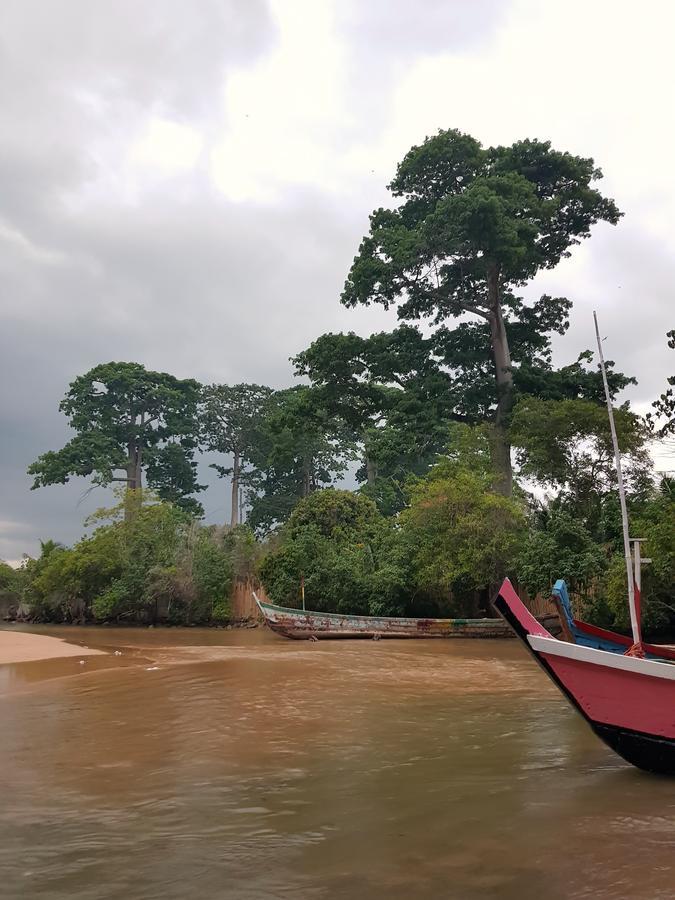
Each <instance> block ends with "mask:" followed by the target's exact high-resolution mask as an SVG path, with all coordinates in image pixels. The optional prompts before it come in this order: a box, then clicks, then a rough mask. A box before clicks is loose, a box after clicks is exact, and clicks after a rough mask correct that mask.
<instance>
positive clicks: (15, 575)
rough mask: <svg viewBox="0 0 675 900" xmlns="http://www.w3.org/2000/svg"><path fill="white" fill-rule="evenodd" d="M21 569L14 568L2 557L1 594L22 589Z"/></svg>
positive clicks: (0, 563) (0, 569) (0, 573)
mask: <svg viewBox="0 0 675 900" xmlns="http://www.w3.org/2000/svg"><path fill="white" fill-rule="evenodd" d="M21 575H22V573H21V570H19V569H14V568H13V567H12V566H10V565H8V564H7V563H6V562H5V561H4V560H2V559H0V595H1V594H3V593H6V594H10V593H11V594H14V593H16V592H17V591H19V590H20V589H21V583H22V578H21Z"/></svg>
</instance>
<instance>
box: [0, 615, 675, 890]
mask: <svg viewBox="0 0 675 900" xmlns="http://www.w3.org/2000/svg"><path fill="white" fill-rule="evenodd" d="M34 630H35V629H34ZM41 631H42V633H46V634H52V635H58V636H61V637H66V638H67V639H69V640H74V641H76V642H80V643H84V644H87V645H88V646H90V647H100V648H102V649H107V650H111V651H114V650H115V649H117V650H118V651H121V653H122V655H121V656H115V655H113V654H111V655H110V656H107V657H90V658H88V659H86V661H85V663H84V664H83V665H80V664H79V660H78V659H77V658H75V659H65V660H64V659H62V660H53V661H49V662H39V663H35V662H33V663H25V664H17V665H9V666H0V717H1V719H0V723H1V724H0V762H1V769H0V783H1V788H0V791H1V796H0V897H2V898H19V897H21V898H23V897H26V898H33V897H35V898H43V897H44V898H52V900H61V898H63V900H65V898H68V900H99V898H124V900H136V898H139V900H153V898H162V900H174V898H176V900H179V898H180V900H185V898H200V900H211V898H237V900H239V898H241V900H277V898H291V897H292V898H303V900H304V898H307V900H315V898H316V900H324V898H325V900H332V898H345V900H346V898H357V900H358V898H374V900H376V898H387V900H399V898H400V900H403V898H405V900H409V898H421V900H426V898H444V897H448V898H461V900H474V898H476V900H477V898H507V900H510V898H514V900H515V898H519V900H520V898H553V900H556V898H567V897H583V898H586V897H588V898H590V897H594V898H645V900H657V898H666V897H667V898H672V897H674V896H675V871H674V865H675V781H668V780H665V779H658V778H654V777H651V776H648V775H644V774H642V773H639V772H638V771H636V770H634V769H632V768H631V767H629V766H627V765H626V764H624V763H623V762H622V761H621V760H619V759H618V758H617V757H615V756H614V755H613V754H612V753H611V752H610V751H609V750H607V749H606V748H605V747H604V746H603V745H602V744H600V743H599V742H598V741H597V739H596V738H595V737H594V736H593V735H592V734H591V733H590V731H589V730H588V729H587V727H586V726H585V724H584V723H583V722H582V721H581V720H580V719H579V718H578V717H577V716H576V715H575V714H574V713H573V712H572V711H571V710H570V708H569V707H568V706H567V704H566V703H565V701H564V700H563V699H561V697H560V696H559V694H558V693H557V692H556V690H555V689H554V688H553V687H552V686H551V685H549V683H548V682H547V680H546V678H545V676H544V675H543V674H542V673H541V672H540V671H539V670H538V668H537V667H536V666H535V665H534V663H533V662H532V661H531V660H530V659H529V658H528V657H527V656H526V655H525V653H524V652H523V650H522V649H521V648H520V647H519V646H518V645H517V644H516V643H515V642H508V641H438V642H433V641H430V642H424V641H419V642H418V641H414V642H401V641H379V642H371V641H366V642H354V643H347V642H345V643H315V644H310V643H304V642H290V641H284V640H283V639H282V638H278V637H275V636H274V635H272V634H270V633H269V632H266V631H262V630H255V631H234V632H228V631H218V630H199V629H186V630H177V629H170V630H160V629H158V630H154V631H153V630H137V631H131V630H117V629H84V628H82V629H64V628H60V629H58V628H51V629H42V630H41Z"/></svg>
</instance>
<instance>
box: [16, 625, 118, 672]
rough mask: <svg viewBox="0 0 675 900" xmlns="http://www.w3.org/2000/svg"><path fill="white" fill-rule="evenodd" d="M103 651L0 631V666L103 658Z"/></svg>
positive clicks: (44, 636) (21, 632)
mask: <svg viewBox="0 0 675 900" xmlns="http://www.w3.org/2000/svg"><path fill="white" fill-rule="evenodd" d="M104 655H105V653H104V651H103V650H92V649H90V648H88V647H87V648H85V647H80V646H78V645H77V644H69V643H68V642H67V641H63V640H61V638H55V637H48V636H47V635H45V634H30V633H29V632H26V631H12V630H11V629H6V630H5V629H2V630H0V665H3V664H4V663H20V662H33V661H34V660H38V659H60V658H63V657H67V656H79V657H83V656H104Z"/></svg>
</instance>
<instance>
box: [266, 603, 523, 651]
mask: <svg viewBox="0 0 675 900" xmlns="http://www.w3.org/2000/svg"><path fill="white" fill-rule="evenodd" d="M256 601H257V603H258V606H259V608H260V611H261V613H262V615H263V617H264V619H265V622H266V624H267V625H268V626H269V627H270V628H271V630H272V631H274V632H275V633H276V634H280V635H282V636H283V637H285V638H291V639H293V640H340V639H355V638H361V639H368V638H370V639H371V640H372V639H379V638H405V639H411V638H510V637H512V636H513V634H512V631H511V629H510V628H509V627H508V625H507V624H506V623H505V622H504V621H502V619H498V618H494V619H416V618H390V617H386V616H347V615H341V614H339V613H321V612H309V611H303V610H299V609H290V608H288V607H284V606H275V605H274V604H272V603H263V602H262V601H261V600H259V599H258V598H257V597H256Z"/></svg>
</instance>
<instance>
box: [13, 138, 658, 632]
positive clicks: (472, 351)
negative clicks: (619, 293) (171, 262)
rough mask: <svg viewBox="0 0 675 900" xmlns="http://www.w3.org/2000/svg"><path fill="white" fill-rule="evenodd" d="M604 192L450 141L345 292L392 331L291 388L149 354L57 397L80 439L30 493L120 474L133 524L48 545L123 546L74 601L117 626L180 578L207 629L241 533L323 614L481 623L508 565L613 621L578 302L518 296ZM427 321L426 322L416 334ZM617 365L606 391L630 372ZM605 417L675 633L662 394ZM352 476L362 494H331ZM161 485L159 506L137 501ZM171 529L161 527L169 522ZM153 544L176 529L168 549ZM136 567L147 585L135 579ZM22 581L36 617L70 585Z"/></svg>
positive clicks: (620, 597)
mask: <svg viewBox="0 0 675 900" xmlns="http://www.w3.org/2000/svg"><path fill="white" fill-rule="evenodd" d="M600 178H601V173H600V171H599V169H597V167H596V166H595V164H594V163H593V160H590V159H583V158H580V157H574V156H572V155H570V154H568V153H560V152H558V151H555V150H553V149H552V148H551V146H550V144H549V143H547V142H539V141H530V140H525V141H520V142H517V143H516V144H513V145H512V146H510V147H492V148H484V147H482V146H481V145H480V144H479V143H478V142H477V141H475V140H474V139H473V138H471V137H470V136H468V135H463V134H461V133H459V132H457V131H452V130H450V131H445V132H439V134H438V135H435V136H434V137H431V138H428V139H427V140H426V141H425V142H424V143H423V144H422V145H421V146H419V147H413V148H412V149H411V150H410V151H409V153H408V154H407V155H406V157H405V158H404V159H403V161H402V162H401V164H400V165H399V167H398V169H397V173H396V176H395V178H394V179H393V181H392V183H391V185H390V189H391V191H392V194H393V196H394V197H395V205H394V206H393V207H392V208H391V209H378V210H375V211H374V212H373V214H372V215H371V218H370V230H369V233H368V234H367V235H366V236H365V237H364V239H363V241H362V243H361V246H360V247H359V251H358V254H357V256H356V258H355V260H354V263H353V265H352V268H351V270H350V272H349V274H348V277H347V280H346V283H345V289H344V292H343V294H342V298H341V300H342V303H344V304H345V305H346V306H354V305H356V304H369V303H373V302H375V303H380V304H382V305H384V306H385V307H389V306H391V305H396V306H397V311H398V316H399V319H401V320H402V323H401V324H399V325H398V327H397V328H395V329H394V330H392V331H390V332H383V333H380V334H374V335H371V336H370V337H361V336H358V335H356V334H353V333H348V334H325V335H322V336H320V337H319V338H317V340H316V341H314V342H313V343H312V345H311V346H310V347H308V348H307V349H306V350H305V351H304V352H303V353H301V354H299V355H298V356H297V357H296V358H294V359H293V361H292V362H293V365H294V369H295V374H296V375H297V376H300V377H302V378H304V379H305V383H302V384H298V385H296V386H294V387H291V388H289V389H286V390H281V391H273V390H271V389H270V388H268V387H265V386H261V385H255V384H236V385H222V384H212V385H200V384H198V383H197V382H196V381H194V380H190V379H178V378H175V377H174V376H172V375H169V374H167V373H161V372H150V371H147V370H146V369H145V368H143V366H141V365H139V364H137V363H107V364H104V365H101V366H97V367H95V368H94V369H92V370H91V371H90V372H87V373H86V374H84V375H82V376H81V377H79V378H77V379H75V381H74V382H73V383H72V384H71V385H70V390H69V391H68V393H67V395H66V397H65V399H64V401H63V402H62V404H61V409H62V410H63V412H64V413H65V414H66V415H67V416H68V418H69V422H70V425H71V427H72V428H73V430H74V437H73V438H72V440H71V441H69V442H68V444H66V446H65V447H63V448H61V449H60V450H58V451H50V452H47V453H45V454H43V455H42V456H41V457H40V458H39V459H38V460H37V461H36V462H35V463H33V464H32V465H31V466H30V468H29V472H30V473H31V474H32V475H33V477H34V487H39V486H41V485H46V484H54V483H63V482H65V481H67V480H68V479H69V478H71V477H72V476H75V475H80V476H88V477H89V478H91V479H92V480H93V481H94V483H97V484H102V485H110V484H113V483H116V482H118V483H120V484H121V486H122V488H123V490H124V498H123V503H122V507H121V510H120V511H119V515H120V516H121V518H120V520H119V521H116V522H113V523H111V524H109V525H106V526H102V528H100V529H99V530H98V531H96V532H95V533H94V535H93V536H92V537H91V538H87V539H85V540H84V541H83V542H80V544H78V545H76V547H75V548H72V550H71V551H65V550H64V551H59V553H61V555H62V561H64V560H65V557H64V556H63V554H66V555H67V554H68V553H71V554H72V553H74V554H76V555H82V554H84V555H85V556H86V554H87V553H88V552H90V550H86V551H85V546H86V547H88V546H89V545H88V544H87V542H88V541H104V540H108V539H109V540H111V541H112V542H113V543H114V544H115V546H116V547H118V549H119V547H122V548H123V552H122V550H120V553H119V554H118V556H117V557H115V559H116V560H117V561H118V563H119V565H118V568H117V569H115V572H114V573H113V574H111V575H110V577H107V576H106V577H105V578H104V577H103V576H102V580H101V581H100V582H96V583H94V581H95V579H94V581H92V582H91V583H90V582H87V584H86V585H85V584H84V582H82V581H80V582H73V585H71V586H70V587H69V588H68V590H69V592H70V595H71V596H74V595H75V594H76V593H77V592H78V591H79V592H80V595H81V599H83V602H84V603H85V606H86V608H87V610H88V614H91V615H93V616H95V617H97V618H116V617H119V616H121V615H130V616H133V610H134V608H136V607H138V605H139V604H147V603H148V602H151V598H152V597H153V596H154V597H155V598H157V597H158V596H160V595H161V596H173V592H177V594H178V593H180V591H179V590H178V587H177V585H178V584H182V585H184V586H185V585H187V584H188V583H189V585H190V587H189V590H188V589H187V588H186V589H185V593H184V596H183V600H181V604H182V606H181V609H183V610H187V612H186V613H185V615H186V616H187V618H188V619H194V618H195V617H197V619H198V620H199V621H206V620H210V619H216V618H217V616H218V615H220V613H218V614H216V613H215V612H213V609H212V610H211V612H208V609H209V607H208V604H209V602H212V603H217V602H220V601H219V599H218V598H220V597H221V596H223V594H222V590H224V584H225V581H226V578H225V576H226V573H227V572H230V571H231V570H232V563H231V561H230V562H227V561H226V558H227V559H229V556H228V554H231V553H233V552H234V550H233V546H234V545H233V544H232V541H233V540H235V536H237V537H236V540H235V544H236V541H240V540H243V537H242V535H243V534H244V533H245V534H246V535H247V538H246V540H247V541H248V545H249V546H250V547H251V548H253V547H255V548H256V549H255V553H254V554H253V556H255V557H256V561H255V566H254V567H255V568H256V571H259V573H260V576H261V577H262V579H263V582H264V583H265V585H266V587H267V589H268V591H269V593H270V594H271V596H272V598H273V599H274V600H277V601H279V602H284V603H287V604H292V603H293V602H296V601H297V598H298V590H299V583H300V579H301V578H303V579H304V583H305V590H306V597H307V601H308V603H309V604H310V605H311V606H313V607H315V608H331V609H341V610H346V611H359V612H373V613H376V612H377V613H389V614H399V613H402V612H407V613H412V614H415V613H420V614H422V613H423V612H424V613H425V614H426V613H434V612H438V613H439V614H440V613H443V614H461V613H475V612H478V611H486V598H487V596H488V594H489V591H490V590H491V588H492V587H493V586H494V585H495V584H496V583H497V581H498V580H499V579H500V578H501V577H502V576H503V574H505V573H507V572H508V573H509V574H511V575H514V576H516V577H517V578H518V579H519V581H520V583H521V584H522V585H523V586H524V587H526V588H527V589H528V590H530V591H532V592H535V591H546V590H548V589H549V588H550V586H551V584H552V582H553V581H554V580H555V579H556V578H558V577H565V578H566V579H567V580H568V582H570V584H571V587H572V590H573V592H575V593H576V594H577V595H578V596H579V597H580V598H582V600H583V602H584V603H585V604H586V605H587V607H588V609H587V613H586V614H588V615H589V617H591V618H593V617H594V618H595V619H596V620H598V621H605V622H609V621H614V620H616V623H617V624H619V625H621V624H622V623H623V620H624V607H625V602H624V598H625V592H624V591H625V586H624V585H623V584H622V582H621V578H622V575H621V567H620V562H621V559H622V549H621V540H620V520H619V515H618V503H617V501H616V485H615V479H614V469H613V461H612V453H611V442H610V435H609V428H608V424H607V416H606V409H605V407H604V401H603V388H602V381H601V377H600V374H599V371H598V369H597V367H596V366H595V365H594V364H593V358H592V354H591V353H590V352H586V353H583V354H581V356H579V358H578V359H577V360H576V361H575V362H574V363H572V364H570V365H567V366H563V367H556V366H555V365H554V363H553V358H552V348H551V340H552V336H553V335H555V334H564V333H565V331H566V330H567V327H568V319H569V311H570V308H571V302H570V301H569V300H568V299H566V298H562V297H550V296H546V295H545V296H542V297H541V298H540V299H539V300H538V301H535V302H534V303H531V304H529V305H526V304H525V303H524V302H523V300H522V298H521V297H519V296H518V294H517V291H518V289H519V288H521V287H522V285H524V284H525V283H526V282H528V281H529V280H530V279H531V278H532V277H533V276H534V275H536V273H537V272H538V271H540V270H542V269H545V268H552V267H553V266H555V265H556V264H557V262H558V261H559V260H560V259H561V258H563V257H565V256H567V255H569V253H570V250H571V248H572V247H573V246H574V245H575V244H577V243H579V241H580V240H581V239H583V238H586V237H588V236H589V234H590V229H591V226H592V225H594V224H595V223H597V222H600V221H604V222H607V223H610V224H616V223H617V222H618V221H619V218H620V216H621V213H620V212H619V210H618V209H617V207H616V205H615V203H614V202H613V201H612V200H610V199H608V198H605V197H603V196H602V194H601V193H600V192H599V191H598V190H597V188H596V186H595V185H596V183H597V181H598V180H599V179H600ZM423 319H424V320H426V321H427V323H428V326H431V327H425V329H424V330H422V328H420V327H419V325H418V324H416V323H417V322H418V321H421V320H423ZM589 332H590V328H589ZM669 338H670V342H671V346H672V345H673V343H674V342H675V335H674V334H673V332H671V333H669ZM608 368H609V382H610V389H611V392H612V395H613V396H615V395H616V394H617V393H618V391H620V390H621V389H622V388H624V387H625V386H626V385H627V384H629V383H630V382H632V381H633V379H632V378H629V377H628V376H626V375H623V374H622V373H620V372H617V371H615V369H614V367H613V365H612V364H611V362H610V363H609V364H608ZM671 384H672V382H671ZM616 417H617V427H618V431H619V438H620V443H621V446H622V450H623V452H624V454H625V459H626V469H627V474H628V487H629V495H630V496H629V500H630V505H631V515H632V517H633V521H632V528H633V532H634V533H636V531H640V532H641V533H640V534H639V535H638V536H640V537H645V538H647V541H648V546H647V548H646V551H645V552H646V553H648V555H649V556H650V557H651V558H652V559H653V560H654V562H653V563H652V564H651V567H650V568H648V569H646V570H645V575H644V587H645V603H644V606H645V612H646V615H647V618H648V621H651V624H652V625H653V626H658V627H670V624H671V620H675V612H673V610H671V609H670V607H669V606H668V604H669V602H670V601H669V597H668V595H669V592H670V590H671V588H672V583H673V573H674V571H675V568H674V567H675V562H674V560H673V547H675V540H673V537H675V535H674V529H675V524H674V512H673V496H672V483H671V482H670V481H668V480H665V481H663V482H662V483H661V484H658V483H656V482H655V479H654V477H653V473H652V471H651V463H650V458H649V455H648V453H647V442H648V441H649V440H650V439H653V438H654V437H664V436H667V435H668V434H672V433H673V432H674V431H675V425H674V410H673V394H672V387H670V388H667V389H666V390H665V392H664V393H663V394H662V396H661V397H660V398H659V399H658V400H656V401H655V403H654V412H653V414H652V416H649V417H647V419H644V420H643V419H641V418H640V417H639V416H637V415H636V414H635V413H633V412H632V411H631V410H630V409H629V408H628V407H627V406H625V405H624V406H622V407H620V408H619V409H617V410H616ZM201 451H208V452H210V453H214V454H217V455H218V456H219V457H220V460H219V461H218V462H216V463H214V464H213V468H214V469H215V470H216V471H217V473H218V475H220V476H222V477H224V478H227V479H229V480H230V485H229V487H228V490H229V491H230V492H231V493H230V506H231V517H230V522H229V530H228V531H227V532H225V531H223V529H212V528H211V529H209V528H205V527H204V526H201V525H196V524H195V521H196V520H197V519H198V518H199V517H200V516H201V515H202V512H203V510H202V506H201V503H200V499H199V498H200V495H201V493H202V491H203V490H204V487H203V486H202V485H200V484H199V481H198V474H197V462H196V455H197V454H198V453H199V452H201ZM348 470H349V471H351V472H353V473H355V475H354V477H355V478H356V482H357V485H358V487H357V490H356V492H355V493H350V492H343V491H339V490H336V489H335V488H336V486H339V485H340V484H341V483H342V479H343V476H344V475H345V473H347V472H348ZM148 487H149V488H150V489H151V490H152V492H153V494H154V496H155V497H156V498H158V500H159V501H160V502H159V503H151V504H150V505H144V504H143V491H144V490H146V489H147V488H148ZM240 508H245V509H246V523H247V529H248V530H247V531H245V532H244V531H242V529H241V525H240ZM160 520H161V522H166V523H172V524H171V525H170V527H169V524H167V525H166V529H167V530H162V529H163V527H164V526H162V528H160V525H159V523H160ZM153 523H154V524H153ZM141 525H143V528H141ZM146 525H147V528H146ZM105 529H108V531H106V530H105ZM139 529H140V531H139V536H138V537H135V536H134V535H135V534H136V530H139ZM144 529H145V530H144ZM148 529H149V530H148ZM172 529H173V530H172ZM155 530H157V533H160V532H161V533H162V534H163V535H164V537H163V538H162V540H160V541H159V543H158V544H157V545H156V546H155V545H154V544H152V541H151V539H150V536H149V535H150V534H155ZM169 532H170V533H171V535H172V536H171V538H170V539H169ZM108 535H110V537H108ZM112 535H115V537H114V538H113V537H112ZM188 535H192V537H191V538H189V539H188ZM158 540H159V539H158ZM163 541H166V542H167V543H166V546H164V544H163V543H162V542H163ZM190 541H192V544H190ZM115 542H117V543H115ZM160 544H162V546H163V548H164V549H163V550H162V551H161V552H160ZM188 545H190V546H191V548H192V549H191V550H190V552H188V549H187V548H188ZM144 547H147V548H153V547H154V549H152V552H151V551H150V550H148V551H147V552H146V551H145V550H144V549H143V548H144ZM206 548H209V549H208V551H207V550H206ZM164 550H166V553H164ZM91 552H93V551H91ZM252 552H253V551H252ZM190 553H192V556H190ZM195 553H196V555H195ZM124 554H126V556H125V555H124ZM162 554H164V555H162ZM200 554H202V555H203V554H207V555H208V554H211V555H212V558H213V559H215V558H216V556H217V555H218V554H220V556H219V557H218V559H220V562H218V563H214V566H215V568H216V569H218V571H220V572H221V573H222V574H223V579H224V580H223V582H222V584H220V586H219V587H218V588H217V590H216V589H215V588H212V587H209V588H207V587H204V584H205V582H203V581H201V580H200V579H201V575H199V572H200V571H201V569H200V566H202V562H201V560H202V555H200ZM43 555H44V554H43ZM49 556H51V553H50V554H49ZM204 558H206V557H204ZM209 558H211V557H209ZM188 559H190V560H191V562H190V564H189V566H188V563H187V562H186V560H188ZM139 560H141V562H138V561H139ZM42 564H43V563H42V560H36V561H30V562H29V563H27V565H26V567H25V568H26V570H29V569H30V568H31V566H32V567H33V568H34V569H36V570H37V568H38V567H39V566H40V565H42ZM73 564H74V563H73ZM64 565H65V562H64ZM78 565H79V563H78ZM101 565H102V563H101ZM88 566H89V568H87V567H88ZM190 566H191V567H192V568H190ZM195 566H196V568H195ZM44 567H45V569H47V570H49V571H50V572H52V573H57V568H58V567H57V564H56V563H51V564H49V563H48V560H47V559H45V561H44ZM219 567H220V568H219ZM228 567H229V568H228ZM81 569H82V571H84V570H85V569H86V570H87V571H88V572H89V571H94V570H95V569H96V566H94V565H93V563H92V564H89V563H86V564H85V563H84V562H82V563H81ZM141 569H142V570H143V573H144V574H143V576H142V577H141V575H140V574H138V577H137V576H136V575H133V574H130V573H133V572H136V573H139V572H140V570H141ZM79 571H80V569H78V572H79ZM160 573H161V574H160ZM127 576H128V577H127ZM17 577H18V576H17ZM22 577H25V578H27V579H29V580H30V585H31V586H30V588H29V587H28V585H27V583H26V584H24V586H23V588H22V590H24V591H28V592H29V593H30V591H33V596H34V602H35V603H38V602H41V600H40V598H42V599H44V598H47V597H49V596H55V595H56V593H57V591H58V589H59V588H63V586H64V583H65V582H64V581H63V579H65V574H61V575H59V574H53V581H51V582H50V581H49V578H46V577H43V576H42V575H39V576H37V575H36V576H35V577H33V575H31V574H30V573H28V572H25V573H24V574H23V576H22ZM50 577H52V576H50ZM78 577H79V575H78ZM227 577H230V578H231V575H230V576H227ZM106 578H107V580H106ZM134 578H136V580H134ZM60 579H61V580H60ZM162 579H165V580H164V581H162ZM125 585H126V586H125ZM162 585H163V586H162ZM50 591H51V592H52V593H51V595H50ZM189 598H191V599H189ZM135 605H136V606H135ZM178 606H179V604H176V606H175V607H174V608H175V609H178ZM138 608H140V607H138ZM143 608H144V609H145V606H144V607H143ZM194 610H200V612H199V613H196V612H193V611H194ZM181 615H183V613H182V612H181Z"/></svg>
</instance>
